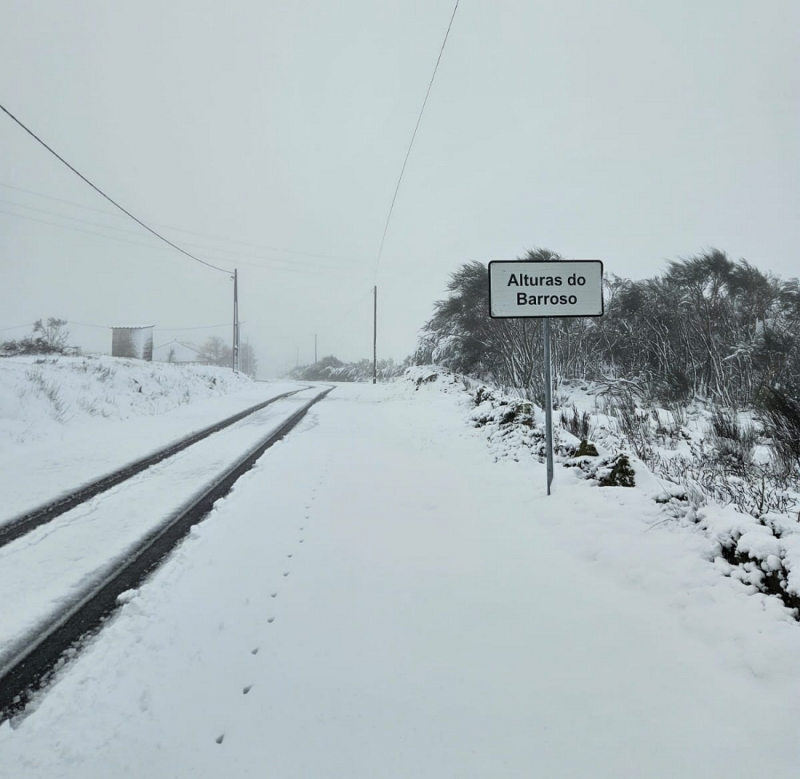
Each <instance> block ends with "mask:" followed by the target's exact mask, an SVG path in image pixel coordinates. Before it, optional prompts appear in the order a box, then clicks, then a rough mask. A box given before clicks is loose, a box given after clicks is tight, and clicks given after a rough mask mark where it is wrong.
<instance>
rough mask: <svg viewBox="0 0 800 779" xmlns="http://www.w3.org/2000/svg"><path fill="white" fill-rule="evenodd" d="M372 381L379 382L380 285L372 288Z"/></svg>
mask: <svg viewBox="0 0 800 779" xmlns="http://www.w3.org/2000/svg"><path fill="white" fill-rule="evenodd" d="M372 383H373V384H377V383H378V285H377V284H376V285H375V286H374V287H373V288H372Z"/></svg>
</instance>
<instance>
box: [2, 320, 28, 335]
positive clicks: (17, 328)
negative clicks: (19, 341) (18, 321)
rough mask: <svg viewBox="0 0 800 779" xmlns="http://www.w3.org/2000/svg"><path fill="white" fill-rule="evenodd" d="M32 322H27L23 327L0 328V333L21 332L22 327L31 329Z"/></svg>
mask: <svg viewBox="0 0 800 779" xmlns="http://www.w3.org/2000/svg"><path fill="white" fill-rule="evenodd" d="M33 324H34V323H33V322H28V323H27V324H24V325H14V326H13V327H0V333H4V332H5V331H6V330H22V328H23V327H33Z"/></svg>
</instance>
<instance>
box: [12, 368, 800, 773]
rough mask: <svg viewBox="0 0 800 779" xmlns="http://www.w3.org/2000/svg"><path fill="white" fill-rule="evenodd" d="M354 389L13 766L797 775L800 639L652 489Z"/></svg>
mask: <svg viewBox="0 0 800 779" xmlns="http://www.w3.org/2000/svg"><path fill="white" fill-rule="evenodd" d="M438 384H439V382H438V381H437V382H435V383H431V384H422V385H421V386H420V387H419V389H415V387H414V385H413V384H410V383H408V382H398V383H396V384H394V385H391V386H378V387H371V386H366V387H365V386H354V385H344V386H341V387H340V388H338V389H337V391H336V393H334V395H332V396H330V397H329V399H327V400H326V401H325V402H323V403H322V404H320V405H319V406H317V407H315V410H314V412H313V414H312V415H311V416H310V418H309V419H308V420H307V421H306V422H304V423H303V424H302V425H301V426H300V427H299V428H298V429H297V430H296V431H295V433H293V434H292V435H291V436H289V437H288V438H287V439H285V441H284V442H283V443H282V444H281V445H279V446H276V447H273V449H271V450H270V451H269V452H268V453H267V454H266V455H265V456H264V457H263V458H262V459H261V460H260V461H259V464H258V465H257V466H256V468H255V469H254V470H253V471H251V472H250V473H249V474H248V475H246V476H245V477H244V478H243V479H242V480H241V481H240V482H239V483H238V484H237V485H236V487H235V488H234V490H233V492H232V493H231V495H230V496H229V497H228V498H226V499H225V500H224V501H221V502H220V503H218V504H217V506H216V508H215V510H214V512H213V513H212V515H211V516H210V517H209V519H208V520H207V521H206V522H204V523H203V524H202V525H201V526H199V527H198V528H197V529H196V531H195V532H194V533H193V534H192V536H191V537H190V539H188V540H187V542H186V543H184V545H183V546H182V547H181V548H180V549H179V550H178V551H177V552H176V554H175V555H174V556H173V557H172V559H171V560H170V561H168V563H167V564H166V565H164V566H163V567H162V568H161V569H160V570H159V571H158V572H157V573H156V574H155V575H154V576H153V578H152V579H151V580H150V581H149V582H148V583H147V584H146V585H144V586H143V587H142V588H141V589H140V590H139V591H138V592H137V593H131V594H130V597H128V598H126V601H127V602H126V604H125V605H124V606H123V607H122V609H121V611H120V613H119V614H118V616H117V617H116V618H115V619H114V620H112V621H111V623H110V624H109V625H108V627H107V628H106V629H105V630H104V631H103V632H102V633H101V634H100V635H99V636H98V637H97V638H96V639H95V640H94V641H92V643H91V644H90V645H89V647H88V648H87V650H86V651H85V653H84V654H83V655H82V656H80V657H79V658H78V659H77V660H76V661H75V662H74V663H73V664H72V665H71V666H70V667H68V668H67V669H66V671H65V673H64V674H63V677H62V678H61V680H60V681H59V682H58V683H57V684H56V685H55V686H54V687H53V689H52V690H51V691H50V692H49V693H48V694H47V695H46V696H45V697H44V698H43V699H42V700H41V701H40V702H39V705H38V707H37V708H35V710H33V711H32V712H30V714H29V716H27V717H26V718H25V719H23V720H22V721H21V722H19V723H16V728H12V727H11V726H10V725H9V724H4V725H3V726H2V727H0V753H1V754H2V755H3V759H2V761H0V776H3V777H5V776H8V777H9V778H10V777H12V776H13V777H17V776H25V777H30V778H31V779H44V778H45V777H47V779H58V778H62V779H67V778H69V779H77V777H86V776H109V777H112V776H122V775H131V776H148V777H151V779H161V778H162V777H163V778H164V779H166V777H176V776H193V777H198V779H212V777H213V778H214V779H217V778H218V777H220V776H236V777H237V778H239V779H247V778H248V777H263V776H280V777H293V778H295V779H312V778H313V779H328V778H329V777H330V778H331V779H332V778H333V777H339V776H347V777H348V778H349V779H374V778H375V777H381V779H394V778H395V777H396V778H397V779H401V778H402V779H407V778H408V777H415V779H428V778H430V779H442V777H460V778H461V779H485V777H498V778H499V779H506V778H511V777H514V778H517V777H519V778H520V779H522V777H524V778H525V779H529V777H531V776H553V777H559V779H562V778H563V779H584V778H586V777H592V779H604V778H607V779H639V778H640V777H648V779H675V777H681V779H684V778H688V779H692V778H693V777H698V779H699V777H703V778H704V779H723V778H724V779H737V778H738V777H741V778H742V779H744V777H748V776H752V775H754V774H755V773H759V774H760V773H764V774H765V775H769V776H771V777H776V779H793V778H794V777H795V776H796V775H797V765H798V759H800V747H798V744H799V743H800V738H799V736H800V725H798V722H800V716H799V715H800V669H799V668H798V665H797V662H796V658H797V657H798V655H800V630H798V626H797V624H796V623H795V622H794V621H793V620H792V619H791V617H790V616H789V615H788V612H787V611H786V610H785V609H784V608H782V607H781V606H780V605H779V604H778V603H777V602H776V601H775V599H772V598H768V597H765V596H762V595H759V594H755V595H750V594H748V592H747V589H746V588H745V587H744V586H743V585H742V584H741V583H740V582H737V581H735V580H733V579H731V578H726V577H723V576H720V575H719V573H718V572H717V571H716V570H715V569H714V567H713V566H712V565H711V564H710V563H709V560H710V559H711V557H712V555H713V552H714V545H713V543H712V542H711V541H710V540H709V539H708V538H707V537H706V536H705V535H704V534H703V533H701V532H687V528H683V527H678V526H675V525H670V524H668V523H667V524H664V525H661V526H659V527H657V528H655V527H654V528H653V529H652V531H651V530H649V529H648V528H649V527H650V526H651V525H652V524H654V522H656V521H658V520H659V519H660V518H661V517H663V514H662V513H660V512H661V511H662V507H661V505H660V504H657V503H656V502H655V501H654V500H652V499H651V498H650V497H649V496H648V495H647V494H646V492H645V491H644V490H640V489H627V488H615V487H612V488H607V489H600V488H598V487H596V486H594V485H593V484H591V483H590V481H589V480H587V479H582V478H580V477H579V476H578V475H577V469H567V468H557V469H556V471H557V472H556V483H555V489H554V494H553V495H552V496H550V497H548V496H546V495H545V489H544V467H543V466H542V465H541V464H540V463H538V461H537V460H536V458H534V457H528V456H525V454H524V452H523V453H521V455H520V456H519V457H517V458H516V460H517V461H515V458H513V457H501V458H499V459H497V461H496V462H495V463H492V462H491V461H492V459H494V458H493V457H492V455H491V454H488V453H487V450H486V438H485V433H486V430H484V429H470V428H469V427H467V426H465V425H464V412H465V409H464V407H463V405H462V401H461V399H460V398H459V395H461V396H463V390H460V389H459V388H458V387H457V386H455V385H454V386H453V393H452V394H449V393H442V392H441V391H440V388H439V386H437V385H438Z"/></svg>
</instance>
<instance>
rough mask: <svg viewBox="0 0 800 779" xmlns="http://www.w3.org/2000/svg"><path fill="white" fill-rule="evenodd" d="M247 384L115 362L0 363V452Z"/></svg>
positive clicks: (182, 368)
mask: <svg viewBox="0 0 800 779" xmlns="http://www.w3.org/2000/svg"><path fill="white" fill-rule="evenodd" d="M251 383H252V380H251V379H250V378H248V377H247V376H244V375H243V374H234V373H233V372H232V371H230V370H226V369H224V368H218V367H215V366H203V365H174V364H168V363H158V362H144V361H142V360H127V359H119V358H114V357H62V356H59V357H41V356H39V357H34V356H31V357H13V358H6V359H0V448H3V447H5V446H8V445H9V444H13V445H14V446H18V445H20V444H26V443H28V442H31V441H35V440H38V439H42V438H46V437H48V436H51V435H53V434H54V433H58V432H60V431H61V430H63V428H64V427H65V426H66V427H73V426H79V425H82V424H85V423H86V422H87V421H89V420H92V419H104V418H105V419H116V420H125V419H131V418H133V417H137V416H143V415H146V416H152V415H154V414H163V413H165V412H168V411H171V410H172V409H174V408H177V407H178V406H182V405H186V404H188V403H192V402H193V401H195V400H198V399H202V398H210V397H214V396H220V395H225V394H228V393H230V392H236V391H239V390H242V389H244V388H245V387H247V386H249V385H250V384H251Z"/></svg>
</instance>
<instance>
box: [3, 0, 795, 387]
mask: <svg viewBox="0 0 800 779" xmlns="http://www.w3.org/2000/svg"><path fill="white" fill-rule="evenodd" d="M452 10H453V1H452V0H336V1H335V2H332V1H331V2H323V1H322V0H307V1H305V2H301V1H300V0H295V1H293V2H291V1H289V0H284V1H283V2H277V1H276V0H253V1H252V2H241V1H239V0H231V2H227V3H221V2H219V0H214V2H206V1H205V0H191V2H190V0H169V2H164V0H136V2H128V3H122V2H113V1H109V0H72V1H71V2H64V1H63V0H43V1H42V0H40V1H38V2H31V1H30V0H0V84H1V85H2V86H1V88H0V103H2V104H3V105H5V107H6V108H7V109H8V110H10V111H11V112H12V113H14V114H15V115H16V116H17V117H18V118H19V119H20V120H21V121H23V122H24V123H26V124H27V125H28V126H29V127H30V128H31V129H32V130H33V131H34V132H36V133H37V134H39V135H40V137H41V138H42V139H43V140H44V141H46V142H47V143H48V144H49V145H51V146H52V147H53V148H54V149H55V150H56V151H58V152H59V153H60V154H61V155H62V156H63V157H65V158H66V159H67V160H68V161H69V162H71V163H72V164H73V165H74V166H75V167H77V168H78V169H79V170H80V171H81V172H82V173H83V174H84V175H86V176H87V177H88V178H89V179H91V180H92V181H93V182H94V183H95V184H97V185H98V186H99V187H100V188H101V189H104V190H105V191H107V192H108V194H110V195H111V196H112V197H114V198H115V199H117V200H118V202H120V203H121V204H122V205H123V206H125V207H126V208H127V209H128V210H130V211H132V212H133V213H134V214H135V215H137V216H138V217H139V218H141V219H143V220H144V221H146V222H148V223H150V224H151V225H152V226H153V227H155V228H156V229H160V230H163V232H164V234H165V235H166V236H167V237H169V238H170V240H173V241H174V242H176V243H178V244H180V245H181V246H184V247H185V248H186V249H187V250H188V251H190V252H192V253H195V254H197V256H199V257H202V258H203V259H207V260H208V261H209V262H212V263H214V264H216V265H219V266H221V267H223V268H233V267H238V269H239V274H240V285H241V289H240V292H241V305H240V316H241V319H242V320H243V322H244V324H243V327H242V336H243V338H246V337H249V338H250V340H251V343H252V344H254V345H255V347H256V354H257V356H258V357H259V359H260V360H261V365H262V368H263V371H262V374H263V375H265V376H269V375H275V373H276V372H280V371H283V370H285V369H287V368H288V367H291V366H293V365H294V363H295V360H296V358H297V354H298V350H299V356H300V362H301V363H306V362H310V361H312V360H313V353H314V352H313V349H314V334H315V333H318V335H319V352H320V356H322V355H323V354H329V353H333V354H336V355H338V356H339V357H341V358H342V359H346V360H351V359H358V358H360V357H367V356H370V355H371V350H372V333H371V327H372V301H371V287H372V285H373V282H374V281H375V274H376V258H377V253H378V247H379V245H380V240H381V234H382V232H383V227H384V223H385V220H386V216H387V213H388V209H389V205H390V202H391V199H392V194H393V192H394V188H395V185H396V183H397V177H398V175H399V172H400V168H401V165H402V162H403V158H404V156H405V153H406V149H407V147H408V143H409V140H410V137H411V133H412V131H413V129H414V124H415V122H416V119H417V115H418V112H419V109H420V106H421V103H422V100H423V97H424V95H425V90H426V89H427V86H428V81H429V79H430V76H431V73H432V70H433V66H434V64H435V61H436V57H437V54H438V52H439V47H440V45H441V41H442V38H443V36H444V33H445V30H446V28H447V24H448V21H449V19H450V15H451V13H452ZM798 82H800V3H799V2H797V0H761V1H760V2H755V0H670V1H669V2H656V1H655V0H640V1H639V2H634V1H633V0H618V1H617V2H612V1H611V0H560V2H548V3H544V2H535V0H493V1H492V2H485V1H484V2H476V0H461V4H460V7H459V10H458V13H457V15H456V18H455V22H454V24H453V28H452V31H451V33H450V38H449V41H448V44H447V48H446V50H445V53H444V57H443V59H442V63H441V65H440V68H439V72H438V75H437V77H436V82H435V84H434V87H433V90H432V93H431V96H430V99H429V102H428V105H427V108H426V112H425V115H424V117H423V120H422V124H421V126H420V130H419V133H418V135H417V139H416V142H415V145H414V148H413V151H412V153H411V158H410V160H409V164H408V168H407V170H406V173H405V177H404V180H403V184H402V186H401V189H400V193H399V196H398V200H397V205H396V207H395V210H394V216H393V218H392V222H391V225H390V227H389V232H388V236H387V240H386V245H385V249H384V253H383V258H382V260H381V262H380V265H379V266H378V268H377V285H378V295H379V356H381V357H393V358H395V359H402V358H403V357H405V356H406V355H407V354H409V353H411V352H412V351H413V349H414V346H415V342H416V336H417V333H418V330H419V328H420V327H421V326H422V325H423V324H424V322H425V320H426V319H427V318H428V317H429V315H430V313H431V310H432V304H433V302H434V301H435V300H436V299H438V298H441V297H442V296H443V294H444V292H445V288H446V284H447V280H448V276H449V274H450V273H451V272H452V271H453V270H455V269H456V268H457V267H458V265H459V264H460V263H462V262H464V261H467V260H471V259H477V260H482V261H489V260H493V259H513V258H514V257H516V256H518V255H519V254H521V253H523V252H524V251H525V249H527V248H531V247H537V246H541V247H547V248H550V249H553V250H555V251H557V252H559V253H561V254H562V255H564V256H565V257H568V258H593V259H594V258H596V259H601V260H603V261H604V263H605V267H606V270H607V271H609V272H612V273H616V274H618V275H621V276H627V277H634V278H642V277H644V276H649V275H652V274H654V273H656V272H658V271H660V270H663V269H664V267H665V264H666V261H667V260H669V259H675V258H678V257H680V256H687V255H691V254H695V253H698V252H700V251H701V250H703V249H704V248H707V247H710V246H715V247H717V248H720V249H723V250H725V251H727V252H728V253H729V254H730V255H731V257H732V258H734V259H736V258H739V257H744V258H746V259H748V260H749V261H750V262H752V263H754V264H755V265H756V266H758V267H760V268H762V269H764V270H770V271H773V272H775V273H776V274H779V275H781V276H784V277H786V276H797V275H798V273H800V262H798V246H800V220H799V219H798V217H800V107H799V106H800V100H798V98H800V90H798V86H799V83H798ZM0 145H1V146H2V166H1V167H0V258H1V259H0V262H2V272H3V275H2V278H3V283H2V287H0V312H2V313H1V314H0V328H8V327H12V326H14V325H20V324H23V323H29V322H32V321H34V320H35V319H37V318H39V317H47V316H59V317H62V318H64V319H67V320H70V321H71V322H81V323H85V324H88V325H99V326H101V328H102V327H107V326H110V325H125V324H140V323H141V324H150V323H154V324H156V325H157V330H156V336H155V341H156V346H158V345H159V344H161V343H165V342H167V341H170V340H172V339H173V338H180V339H182V340H190V341H194V342H200V341H202V340H203V339H204V338H205V337H207V336H208V335H209V334H218V335H221V336H223V337H225V338H228V337H229V331H228V329H224V328H219V329H216V330H180V331H178V330H175V331H167V330H166V328H179V327H180V328H189V327H199V326H206V325H216V324H221V323H225V322H227V321H228V320H229V319H230V312H231V298H232V282H231V281H230V279H229V278H228V276H227V275H226V274H224V273H221V272H218V271H215V270H211V269H209V268H207V267H204V266H202V265H200V264H198V263H195V262H193V261H191V260H189V259H187V258H186V257H183V256H182V255H180V254H179V253H177V252H175V251H173V250H170V249H169V248H168V247H166V246H163V245H159V242H158V241H157V240H156V239H154V238H152V237H151V236H149V235H148V234H147V233H146V232H145V231H143V230H142V229H141V228H139V227H138V226H137V225H136V224H135V223H134V222H131V221H130V220H128V219H126V218H124V217H120V216H117V215H114V214H113V213H111V212H113V207H111V206H110V205H109V204H108V203H106V202H105V201H104V200H103V199H102V198H101V197H100V196H99V195H97V194H96V193H94V192H93V191H92V190H91V189H90V188H89V187H87V186H86V184H84V183H83V182H82V181H81V180H80V179H78V178H77V177H76V176H75V175H74V174H73V173H71V172H70V171H69V170H68V169H66V168H65V167H63V166H62V165H61V163H59V162H58V161H57V160H56V159H55V158H53V157H52V156H50V155H49V154H48V153H47V152H46V151H45V150H44V149H43V148H42V147H41V146H39V145H38V144H37V143H36V142H35V141H34V140H33V139H32V138H30V136H28V135H27V134H26V133H25V132H24V131H23V130H21V129H20V128H19V127H18V126H17V125H16V124H14V123H13V122H12V121H11V120H10V119H9V118H8V117H7V116H5V114H0ZM22 190H30V191H32V192H35V193H39V194H29V193H28V192H25V191H22ZM45 195H46V196H48V197H44V196H45ZM56 198H57V199H56ZM62 201H68V202H62ZM79 206H82V207H79ZM92 209H99V210H92ZM101 212H106V213H101ZM12 214H13V215H12ZM58 215H61V216H58ZM112 228H113V229H112ZM104 236H105V237H104ZM101 328H93V327H86V326H84V325H72V326H71V330H72V334H73V341H74V342H75V343H77V344H79V345H81V346H82V347H83V348H84V349H86V350H89V351H91V350H97V351H110V346H111V335H110V331H107V330H104V329H101ZM24 332H25V330H24V329H23V330H14V331H8V330H7V331H5V332H3V333H0V337H17V336H18V335H22V334H24Z"/></svg>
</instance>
